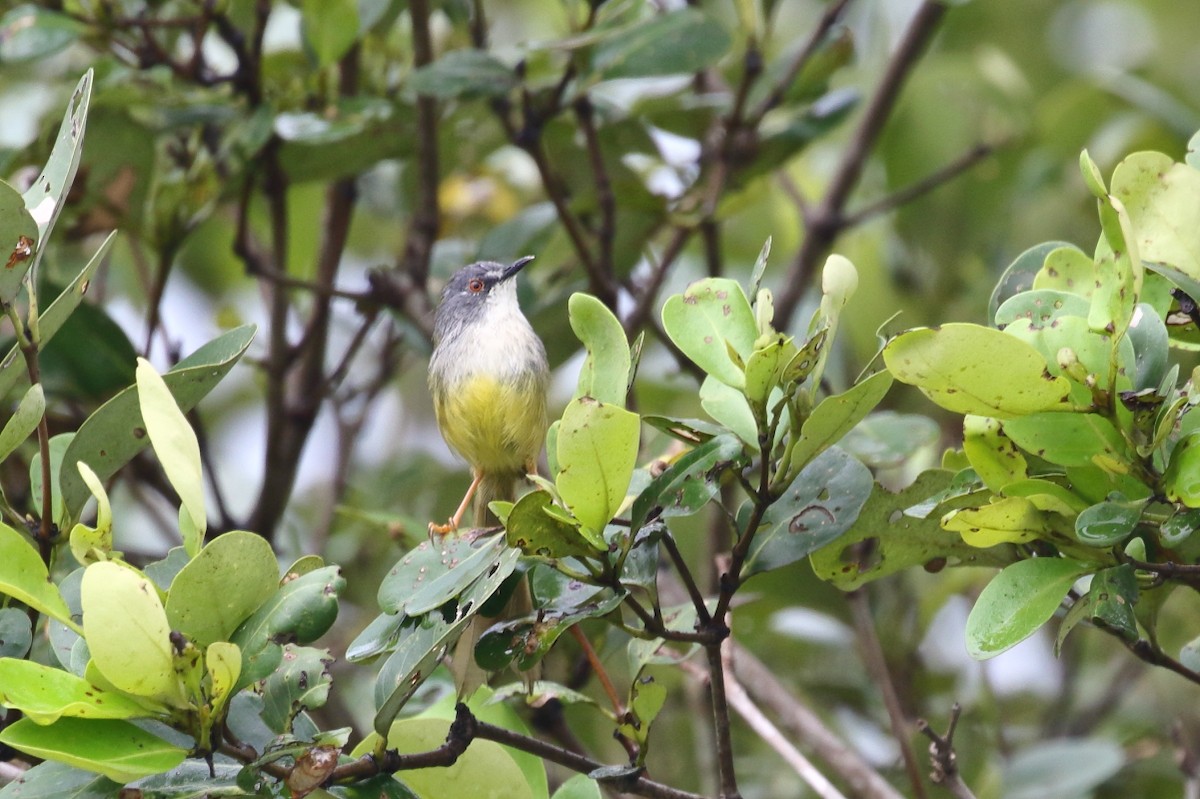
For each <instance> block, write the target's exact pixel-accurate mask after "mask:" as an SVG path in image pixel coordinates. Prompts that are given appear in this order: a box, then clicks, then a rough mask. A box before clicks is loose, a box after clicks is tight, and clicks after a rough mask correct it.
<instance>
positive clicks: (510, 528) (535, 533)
mask: <svg viewBox="0 0 1200 799" xmlns="http://www.w3.org/2000/svg"><path fill="white" fill-rule="evenodd" d="M552 502H553V500H552V499H551V497H550V494H549V493H548V492H546V491H531V492H530V493H528V494H526V495H525V496H523V497H521V499H520V500H518V501H517V504H516V505H515V506H513V509H512V512H511V513H510V514H509V515H508V521H507V522H506V523H505V530H504V536H505V540H507V542H508V545H509V546H510V547H516V548H518V549H520V550H521V552H522V553H524V554H525V555H532V556H536V557H541V558H550V559H561V558H594V557H596V556H598V555H599V554H600V552H601V549H600V548H598V547H597V546H596V544H595V543H593V542H591V541H589V539H588V538H587V537H585V536H584V534H583V532H582V531H580V529H579V528H578V527H575V526H573V525H570V524H567V523H566V522H564V521H562V520H561V519H559V518H557V517H554V516H550V515H549V514H547V513H546V512H545V508H546V507H547V506H549V505H550V504H551V503H552ZM601 543H602V539H601Z"/></svg>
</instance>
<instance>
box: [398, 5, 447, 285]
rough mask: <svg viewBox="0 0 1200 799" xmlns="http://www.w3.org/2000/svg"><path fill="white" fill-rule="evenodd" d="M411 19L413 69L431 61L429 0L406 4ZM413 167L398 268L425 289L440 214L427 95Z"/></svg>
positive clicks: (420, 106) (433, 120)
mask: <svg viewBox="0 0 1200 799" xmlns="http://www.w3.org/2000/svg"><path fill="white" fill-rule="evenodd" d="M408 10H409V17H410V18H411V20H412V42H413V68H414V69H419V68H420V67H423V66H425V65H427V64H430V63H432V62H433V37H432V36H431V35H430V32H429V15H430V11H429V0H412V2H410V3H409V6H408ZM416 111H417V113H416V116H417V136H416V159H415V160H416V169H417V198H416V202H415V203H414V204H413V214H412V218H411V219H410V220H409V225H408V237H407V239H406V240H405V243H404V255H403V256H401V259H400V271H401V272H403V273H405V274H406V275H408V277H409V279H410V280H411V281H412V283H413V284H415V285H417V286H420V287H421V288H425V285H426V283H427V282H428V280H429V260H430V256H431V255H432V254H433V243H434V242H435V241H436V240H437V233H438V225H439V217H440V215H441V211H440V209H439V206H438V182H439V180H440V175H439V166H438V142H437V126H438V105H437V100H436V99H435V98H433V97H430V96H428V95H424V94H421V95H417V109H416Z"/></svg>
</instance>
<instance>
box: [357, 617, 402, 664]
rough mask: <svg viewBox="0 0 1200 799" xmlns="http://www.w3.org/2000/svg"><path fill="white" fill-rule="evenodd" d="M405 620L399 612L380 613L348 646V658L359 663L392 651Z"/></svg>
mask: <svg viewBox="0 0 1200 799" xmlns="http://www.w3.org/2000/svg"><path fill="white" fill-rule="evenodd" d="M405 621H406V617H405V616H403V615H401V614H399V613H380V614H379V615H378V616H376V617H375V618H374V619H372V620H371V622H370V623H369V624H367V626H366V627H364V628H363V629H362V632H360V633H359V634H358V635H357V636H355V638H354V640H353V641H351V642H350V644H349V645H348V646H347V647H346V660H349V661H350V662H351V663H359V662H361V661H364V660H369V659H370V658H373V657H375V656H376V655H381V654H383V653H384V652H390V651H392V649H393V648H394V647H395V646H396V643H397V642H398V641H399V640H400V633H401V627H402V626H403V625H404V622H405Z"/></svg>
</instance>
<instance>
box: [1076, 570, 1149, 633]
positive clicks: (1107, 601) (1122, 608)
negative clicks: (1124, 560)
mask: <svg viewBox="0 0 1200 799" xmlns="http://www.w3.org/2000/svg"><path fill="white" fill-rule="evenodd" d="M1088 596H1089V597H1090V598H1091V599H1092V602H1091V619H1092V624H1094V625H1096V626H1097V627H1100V628H1102V629H1105V630H1110V631H1112V632H1115V633H1117V634H1118V635H1120V636H1121V637H1122V638H1124V639H1125V640H1127V641H1134V640H1137V637H1138V631H1137V619H1136V618H1135V617H1134V615H1133V609H1134V607H1135V606H1136V605H1137V601H1138V584H1137V577H1136V576H1135V574H1134V571H1133V567H1132V566H1130V565H1129V564H1122V565H1120V566H1114V567H1113V568H1111V569H1105V570H1104V571H1101V572H1097V573H1096V575H1095V576H1094V577H1092V585H1091V587H1090V588H1089V589H1088Z"/></svg>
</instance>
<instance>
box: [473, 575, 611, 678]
mask: <svg viewBox="0 0 1200 799" xmlns="http://www.w3.org/2000/svg"><path fill="white" fill-rule="evenodd" d="M606 593H607V592H606ZM624 598H625V595H624V594H607V596H604V595H601V596H598V597H596V598H594V599H592V600H590V601H588V602H585V603H584V604H581V605H577V606H576V607H575V608H573V609H572V610H571V612H569V613H554V612H551V613H547V612H545V611H538V613H537V615H536V616H534V617H528V618H524V619H515V620H513V621H506V622H501V623H500V624H495V625H493V626H492V627H490V628H488V630H487V631H486V632H485V633H484V634H483V635H482V636H481V637H480V639H479V643H478V644H476V645H475V662H476V663H478V664H479V665H480V666H482V667H483V668H485V669H487V670H488V671H499V670H500V669H503V668H504V667H505V666H507V665H509V663H512V662H513V661H516V665H517V668H518V669H520V670H521V671H527V670H529V669H531V668H533V666H534V665H536V664H537V663H538V661H540V660H541V659H542V658H543V657H545V655H546V653H547V652H549V651H550V647H551V646H553V645H554V642H555V641H557V640H558V637H559V636H560V635H562V634H563V633H564V632H566V630H567V628H569V627H570V626H572V625H574V624H578V623H579V622H581V621H583V620H584V619H590V618H599V617H601V616H606V615H608V614H609V613H611V612H612V611H613V610H614V609H615V608H616V607H617V606H618V605H620V604H621V602H622V601H623V600H624Z"/></svg>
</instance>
